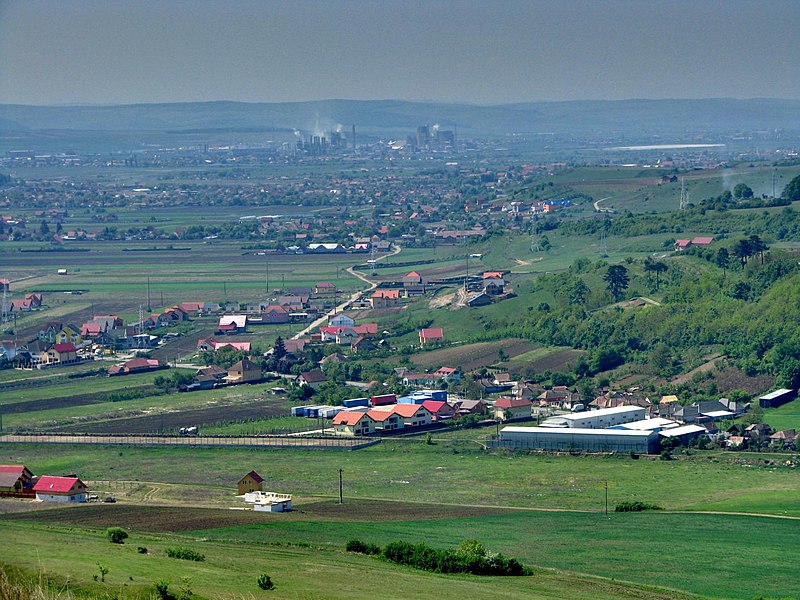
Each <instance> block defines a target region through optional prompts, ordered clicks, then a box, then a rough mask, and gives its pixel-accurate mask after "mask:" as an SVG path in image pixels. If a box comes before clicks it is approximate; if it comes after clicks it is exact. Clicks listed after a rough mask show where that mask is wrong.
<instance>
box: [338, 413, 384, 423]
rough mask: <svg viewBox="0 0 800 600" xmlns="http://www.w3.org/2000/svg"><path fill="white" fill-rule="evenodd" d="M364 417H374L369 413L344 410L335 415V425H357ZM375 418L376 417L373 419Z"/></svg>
mask: <svg viewBox="0 0 800 600" xmlns="http://www.w3.org/2000/svg"><path fill="white" fill-rule="evenodd" d="M362 417H367V418H370V419H371V418H372V417H370V416H369V415H368V414H367V413H363V412H354V411H348V410H343V411H340V412H339V413H338V414H337V415H336V416H335V417H333V424H334V425H355V424H356V423H358V422H359V421H360V420H361V418H362ZM373 420H374V419H373Z"/></svg>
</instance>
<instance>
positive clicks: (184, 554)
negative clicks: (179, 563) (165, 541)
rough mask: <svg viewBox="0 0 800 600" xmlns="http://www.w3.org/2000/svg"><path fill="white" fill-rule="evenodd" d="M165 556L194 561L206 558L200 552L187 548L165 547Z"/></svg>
mask: <svg viewBox="0 0 800 600" xmlns="http://www.w3.org/2000/svg"><path fill="white" fill-rule="evenodd" d="M167 556H169V557H170V558H180V559H181V560H193V561H196V562H203V561H204V560H205V559H206V556H205V554H200V553H199V552H195V551H194V550H191V549H189V548H182V547H180V546H178V547H177V548H167Z"/></svg>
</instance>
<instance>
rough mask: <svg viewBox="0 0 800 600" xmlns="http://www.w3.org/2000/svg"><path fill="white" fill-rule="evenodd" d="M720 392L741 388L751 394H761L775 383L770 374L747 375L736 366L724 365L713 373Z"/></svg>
mask: <svg viewBox="0 0 800 600" xmlns="http://www.w3.org/2000/svg"><path fill="white" fill-rule="evenodd" d="M715 380H716V382H717V387H718V388H719V391H720V393H723V394H725V393H728V392H730V391H733V390H742V391H744V392H747V393H748V394H751V395H756V394H762V393H764V392H765V391H767V390H768V389H770V388H771V387H773V386H774V385H775V378H774V377H772V376H771V375H754V376H752V377H751V376H749V375H747V374H746V373H745V372H744V371H742V370H741V369H740V368H738V367H726V368H725V369H723V370H722V371H719V372H717V373H716V375H715Z"/></svg>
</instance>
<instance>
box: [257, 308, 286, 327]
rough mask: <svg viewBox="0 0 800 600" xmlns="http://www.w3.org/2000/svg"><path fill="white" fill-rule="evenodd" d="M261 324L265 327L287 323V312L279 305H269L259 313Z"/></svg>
mask: <svg viewBox="0 0 800 600" xmlns="http://www.w3.org/2000/svg"><path fill="white" fill-rule="evenodd" d="M261 322H262V323H264V324H267V325H275V324H279V323H288V322H289V310H288V309H287V308H286V307H285V306H281V305H279V304H270V305H269V306H267V307H265V308H264V310H262V311H261Z"/></svg>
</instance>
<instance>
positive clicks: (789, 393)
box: [758, 388, 797, 408]
mask: <svg viewBox="0 0 800 600" xmlns="http://www.w3.org/2000/svg"><path fill="white" fill-rule="evenodd" d="M795 398H797V390H789V389H786V388H782V389H780V390H775V391H774V392H770V393H769V394H765V395H764V396H761V397H760V398H759V399H758V405H759V406H760V407H761V408H777V407H779V406H783V405H784V404H787V403H789V402H791V401H792V400H794V399H795Z"/></svg>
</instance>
